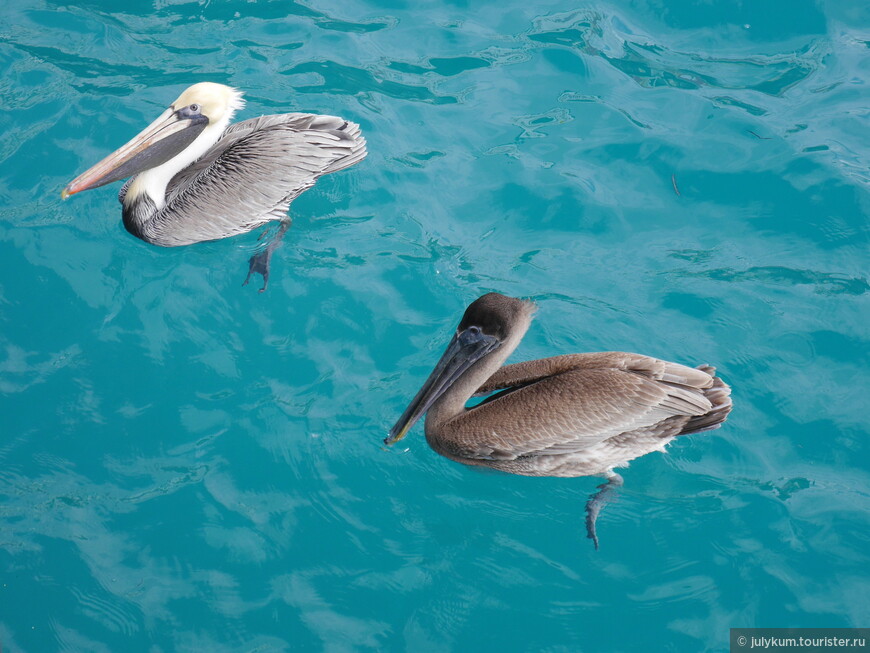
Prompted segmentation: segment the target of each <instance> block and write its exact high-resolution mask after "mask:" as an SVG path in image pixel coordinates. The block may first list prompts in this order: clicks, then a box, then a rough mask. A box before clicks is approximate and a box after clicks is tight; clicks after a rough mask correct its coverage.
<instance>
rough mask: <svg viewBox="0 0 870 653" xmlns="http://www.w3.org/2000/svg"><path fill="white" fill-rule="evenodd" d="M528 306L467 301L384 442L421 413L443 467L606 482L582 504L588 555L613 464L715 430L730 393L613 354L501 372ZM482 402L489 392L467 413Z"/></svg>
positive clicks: (674, 366)
mask: <svg viewBox="0 0 870 653" xmlns="http://www.w3.org/2000/svg"><path fill="white" fill-rule="evenodd" d="M535 310H536V309H535V305H534V304H532V303H531V302H527V301H523V300H520V299H515V298H513V297H506V296H505V295H500V294H498V293H489V294H486V295H483V296H482V297H479V298H478V299H476V300H475V301H474V302H472V303H471V304H470V305H469V306H468V308H467V309H466V311H465V315H463V317H462V320H461V321H460V323H459V327H458V328H457V329H456V333H455V334H454V335H453V338H452V339H451V340H450V344H449V345H448V346H447V350H446V351H445V352H444V354H443V356H442V357H441V359H440V360H439V361H438V363H437V364H436V366H435V369H434V370H433V372H432V373H431V375H430V376H429V378H428V379H427V380H426V382H425V383H424V384H423V387H422V388H421V389H420V391H419V392H418V393H417V395H416V396H415V397H414V399H413V400H412V401H411V403H410V405H409V406H408V408H407V409H406V410H405V412H404V413H403V414H402V416H401V417H400V418H399V420H398V422H396V424H395V426H393V428H392V429H391V430H390V433H389V436H388V437H387V438H386V439H385V440H384V442H385V443H386V444H388V445H389V444H393V443H395V442H398V441H399V440H401V439H402V438H403V437H405V434H406V433H407V432H408V430H409V429H410V428H411V427H412V426H413V425H414V424H415V423H416V422H417V420H419V419H420V418H421V417H422V416H423V415H426V422H425V433H426V440H427V442H428V443H429V445H430V446H431V447H432V448H433V449H434V450H435V451H437V452H438V453H439V454H441V455H442V456H446V457H447V458H450V459H451V460H455V461H457V462H460V463H464V464H466V465H480V466H483V467H491V468H493V469H498V470H501V471H504V472H509V473H511V474H521V475H524V476H596V475H600V476H604V477H606V478H607V479H608V482H607V483H605V484H604V485H601V486H599V491H598V492H597V493H596V494H595V495H594V496H593V497H592V498H591V499H590V500H589V501H588V502H587V505H586V528H587V535H588V537H589V538H590V539H592V541H593V543H594V544H595V548H596V549H597V548H598V537H597V534H596V531H595V521H596V518H597V516H598V513H599V511H600V510H601V507H602V506H603V504H604V503H605V502H606V501H607V500H609V499H610V498H611V497H610V493H611V492H612V491H613V489H614V488H616V487H618V486H620V485H622V482H623V481H622V477H621V476H619V474H617V473H616V472H614V471H613V470H614V468H615V467H618V466H624V465H626V464H627V463H628V461H630V460H633V459H634V458H637V457H638V456H643V455H644V454H647V453H650V452H652V451H664V447H665V445H666V444H668V443H669V442H670V441H671V440H673V439H674V438H675V437H677V436H678V435H687V434H690V433H699V432H701V431H708V430H710V429H715V428H717V427H719V425H721V424H722V422H723V421H725V418H726V417H727V416H728V413H729V412H730V411H731V397H730V394H731V389H730V388H729V387H728V386H727V385H725V383H723V382H722V380H721V379H720V378H719V377H717V376H716V374H715V372H716V370H715V368H713V367H710V366H708V365H701V366H699V367H697V368H692V367H686V366H685V365H680V364H679V363H670V362H668V361H663V360H659V359H658V358H652V357H650V356H643V355H641V354H630V353H625V352H619V351H609V352H600V353H591V354H567V355H564V356H555V357H553V358H542V359H539V360H532V361H526V362H524V363H514V364H512V365H506V366H504V367H503V366H502V364H503V363H504V362H505V360H506V359H507V358H508V356H510V354H511V352H513V351H514V349H516V347H517V345H518V344H519V343H520V341H521V340H522V338H523V336H524V335H525V334H526V331H527V330H528V328H529V325H530V324H531V320H532V316H533V314H534V312H535ZM491 393H495V394H491ZM482 395H490V396H489V397H488V398H486V399H485V400H484V401H483V402H481V403H479V404H478V405H476V406H473V407H471V408H466V403H467V402H468V400H469V399H470V398H471V397H472V396H482Z"/></svg>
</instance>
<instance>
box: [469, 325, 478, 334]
mask: <svg viewBox="0 0 870 653" xmlns="http://www.w3.org/2000/svg"><path fill="white" fill-rule="evenodd" d="M468 333H470V334H471V335H473V336H479V335H480V327H479V326H474V325H472V326H470V327H468Z"/></svg>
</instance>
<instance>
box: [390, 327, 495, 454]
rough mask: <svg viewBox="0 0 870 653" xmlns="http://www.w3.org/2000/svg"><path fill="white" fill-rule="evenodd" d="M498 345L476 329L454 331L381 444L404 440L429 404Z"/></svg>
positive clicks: (493, 338)
mask: <svg viewBox="0 0 870 653" xmlns="http://www.w3.org/2000/svg"><path fill="white" fill-rule="evenodd" d="M500 345H501V340H499V339H498V338H496V337H495V336H490V335H487V334H485V333H483V332H482V331H481V330H480V329H478V328H477V327H471V328H468V329H465V330H464V331H458V332H457V333H456V335H454V336H453V339H452V340H451V341H450V344H449V345H447V350H446V351H445V352H444V354H443V355H442V356H441V360H439V361H438V364H437V365H435V369H434V370H432V374H430V375H429V378H428V379H426V382H425V383H424V384H423V387H422V388H420V391H419V392H418V393H417V396H416V397H414V399H413V401H411V403H410V404H409V405H408V407H407V408H406V409H405V412H404V413H402V416H401V417H400V418H399V421H398V422H396V425H395V426H393V428H392V429H390V434H389V436H387V438H386V439H385V440H384V444H395V443H396V442H398V441H399V440H401V439H402V438H404V437H405V435H406V434H407V433H408V431H409V430H410V429H411V427H412V426H414V424H415V423H416V422H417V420H419V419H420V418H421V417H423V415H425V414H426V411H428V410H429V409H430V408H431V407H432V404H434V403H435V402H436V401H437V400H438V398H439V397H440V396H441V395H443V394H444V393H445V392H446V391H447V390H448V389H449V388H450V386H452V385H453V384H454V383H456V381H457V379H459V377H461V376H462V375H463V374H464V373H465V372H466V371H467V370H468V368H470V367H471V366H472V365H474V364H475V363H476V362H477V361H479V360H480V359H481V358H483V357H484V356H486V355H487V354H488V353H489V352H491V351H493V350H494V349H497V348H498V347H499V346H500Z"/></svg>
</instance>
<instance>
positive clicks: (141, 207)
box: [61, 82, 366, 292]
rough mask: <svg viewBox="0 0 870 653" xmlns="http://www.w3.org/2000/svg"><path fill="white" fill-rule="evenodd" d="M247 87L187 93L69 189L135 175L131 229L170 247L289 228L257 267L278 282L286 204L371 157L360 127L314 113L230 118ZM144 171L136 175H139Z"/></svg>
mask: <svg viewBox="0 0 870 653" xmlns="http://www.w3.org/2000/svg"><path fill="white" fill-rule="evenodd" d="M243 106H244V100H243V99H242V94H241V93H240V92H239V91H237V90H236V89H234V88H230V87H229V86H224V85H223V84H214V83H211V82H202V83H199V84H194V85H193V86H191V87H190V88H188V89H187V90H186V91H184V93H182V94H181V95H180V96H179V98H178V99H177V100H176V101H175V102H173V103H172V104H171V105H170V106H169V108H168V109H166V111H164V112H163V114H161V116H160V117H159V118H157V120H155V121H154V122H153V123H151V124H150V125H148V127H146V128H145V129H144V130H143V131H142V132H141V133H139V134H138V135H137V136H135V137H134V138H133V140H131V141H130V142H129V143H127V144H126V145H124V146H123V147H121V148H120V149H119V150H117V151H116V152H113V153H112V154H110V155H109V156H107V157H106V158H105V159H103V160H102V161H100V162H99V163H98V164H96V165H95V166H94V167H92V168H91V169H89V170H88V171H87V172H84V173H82V174H81V175H79V176H78V177H76V178H75V179H74V180H73V181H72V182H70V183H69V185H68V186H67V187H66V188H64V189H63V192H62V193H61V196H62V197H63V198H64V199H66V198H67V197H69V196H70V195H73V194H74V193H78V192H80V191H83V190H87V189H89V188H97V187H98V186H103V185H105V184H108V183H111V182H113V181H118V180H119V179H126V178H127V177H132V179H130V181H128V182H127V183H126V184H125V185H124V186H123V188H121V192H120V194H119V196H118V199H119V200H120V201H121V204H122V205H123V218H124V226H125V227H126V228H127V231H129V232H130V233H131V234H133V235H134V236H136V237H138V238H141V239H142V240H144V241H146V242H149V243H151V244H153V245H160V246H162V247H176V246H178V245H190V244H193V243H199V242H202V241H205V240H216V239H218V238H226V237H228V236H235V235H237V234H241V233H244V232H246V231H250V230H251V229H255V228H257V227H259V226H262V225H265V224H266V223H268V222H271V221H273V220H280V221H281V225H280V227H279V230H278V232H277V233H276V235H275V237H274V239H273V240H272V241H271V242H270V243H269V245H268V246H267V247H266V248H265V250H264V251H262V252H260V253H259V254H258V255H256V256H254V257H252V258H251V261H250V270H249V272H248V279H246V280H245V283H247V282H248V280H249V279H250V277H251V274H252V273H253V272H259V273H261V274H262V275H263V281H264V284H263V288H262V289H261V292H262V291H263V290H265V289H266V285H267V284H268V282H269V258H270V256H271V253H272V249H273V248H274V247H275V246H276V245H277V244H278V242H279V241H280V238H281V236H282V235H283V233H284V231H286V229H287V226H289V218H288V217H287V209H288V208H289V206H290V202H292V201H293V200H294V199H295V198H296V197H297V196H298V195H299V194H300V193H301V192H302V191H304V190H306V189H307V188H310V187H311V186H312V185H313V184H314V182H315V181H316V180H317V178H318V177H320V175H324V174H327V173H330V172H336V171H338V170H342V169H344V168H347V167H348V166H351V165H353V164H354V163H357V162H358V161H361V160H362V159H363V158H365V156H366V142H365V139H363V137H362V135H361V134H360V129H359V125H357V124H355V123H352V122H348V121H346V120H342V119H341V118H336V117H335V116H319V115H313V114H308V113H285V114H281V115H273V116H262V117H260V118H253V119H251V120H245V121H243V122H240V123H237V124H234V125H230V121H231V120H232V118H233V115H234V114H235V113H236V111H238V110H240V109H241V108H242V107H243ZM134 175H135V176H134Z"/></svg>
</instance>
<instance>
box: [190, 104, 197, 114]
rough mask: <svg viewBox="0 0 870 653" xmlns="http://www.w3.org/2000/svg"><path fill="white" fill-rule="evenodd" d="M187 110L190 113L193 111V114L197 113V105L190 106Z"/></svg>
mask: <svg viewBox="0 0 870 653" xmlns="http://www.w3.org/2000/svg"><path fill="white" fill-rule="evenodd" d="M189 109H190V110H191V111H193V112H194V113H199V105H198V104H191V105H190V107H189Z"/></svg>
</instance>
